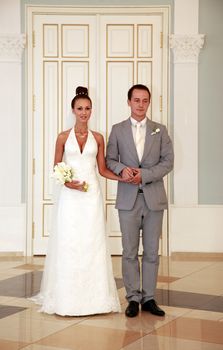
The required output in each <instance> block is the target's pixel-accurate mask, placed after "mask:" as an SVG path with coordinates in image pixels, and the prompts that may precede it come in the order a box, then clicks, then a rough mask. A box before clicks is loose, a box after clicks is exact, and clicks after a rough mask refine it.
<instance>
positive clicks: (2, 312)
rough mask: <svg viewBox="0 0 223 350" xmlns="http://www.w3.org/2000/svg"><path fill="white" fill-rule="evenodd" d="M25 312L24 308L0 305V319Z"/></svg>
mask: <svg viewBox="0 0 223 350" xmlns="http://www.w3.org/2000/svg"><path fill="white" fill-rule="evenodd" d="M23 310H25V308H24V307H19V306H10V305H0V319H1V318H4V317H7V316H10V315H13V314H15V313H18V312H21V311H23Z"/></svg>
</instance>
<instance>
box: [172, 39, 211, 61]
mask: <svg viewBox="0 0 223 350" xmlns="http://www.w3.org/2000/svg"><path fill="white" fill-rule="evenodd" d="M204 38H205V35H204V34H196V35H193V34H190V35H181V34H171V35H170V36H169V44H170V48H171V49H172V50H173V53H174V63H198V57H199V53H200V50H201V49H202V47H203V45H204Z"/></svg>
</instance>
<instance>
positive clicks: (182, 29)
mask: <svg viewBox="0 0 223 350" xmlns="http://www.w3.org/2000/svg"><path fill="white" fill-rule="evenodd" d="M198 6H199V1H198V0H189V1H188V0H176V1H175V14H174V19H175V23H174V29H175V34H173V35H171V36H170V47H171V49H172V51H173V64H174V150H175V167H174V204H175V205H196V204H197V203H198V56H199V51H200V49H201V48H202V46H203V43H204V36H203V35H199V34H198V33H197V31H198Z"/></svg>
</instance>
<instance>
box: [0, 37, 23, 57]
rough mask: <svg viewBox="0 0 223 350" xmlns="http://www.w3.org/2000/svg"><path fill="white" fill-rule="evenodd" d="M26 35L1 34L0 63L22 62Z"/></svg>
mask: <svg viewBox="0 0 223 350" xmlns="http://www.w3.org/2000/svg"><path fill="white" fill-rule="evenodd" d="M25 46H26V36H25V34H0V62H21V59H22V52H23V50H24V48H25Z"/></svg>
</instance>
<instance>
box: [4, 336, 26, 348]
mask: <svg viewBox="0 0 223 350" xmlns="http://www.w3.org/2000/svg"><path fill="white" fill-rule="evenodd" d="M26 345H27V343H24V342H20V341H9V340H4V339H1V338H0V349H1V350H19V349H24V347H25V346H26Z"/></svg>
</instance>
